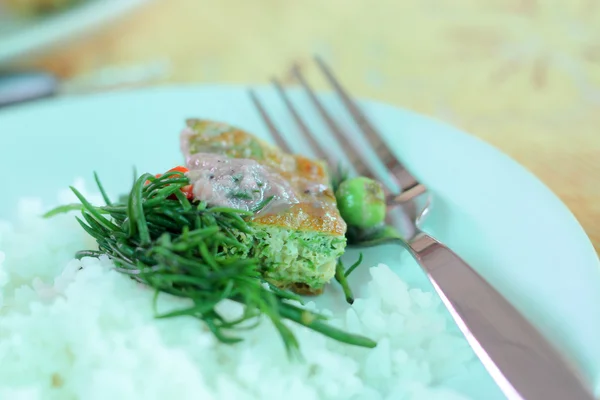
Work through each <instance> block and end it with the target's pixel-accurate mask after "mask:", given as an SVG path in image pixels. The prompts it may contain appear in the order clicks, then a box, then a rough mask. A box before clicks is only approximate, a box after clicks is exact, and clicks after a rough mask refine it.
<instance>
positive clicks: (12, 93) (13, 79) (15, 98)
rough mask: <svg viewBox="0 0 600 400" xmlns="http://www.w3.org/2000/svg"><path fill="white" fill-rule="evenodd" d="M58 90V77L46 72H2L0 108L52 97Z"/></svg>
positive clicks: (0, 74)
mask: <svg viewBox="0 0 600 400" xmlns="http://www.w3.org/2000/svg"><path fill="white" fill-rule="evenodd" d="M57 90H58V79H57V78H56V77H54V76H53V75H52V74H49V73H46V72H35V71H33V72H13V73H0V108H2V107H6V106H9V105H13V104H19V103H23V102H26V101H32V100H37V99H42V98H45V97H50V96H53V95H54V94H56V92H57Z"/></svg>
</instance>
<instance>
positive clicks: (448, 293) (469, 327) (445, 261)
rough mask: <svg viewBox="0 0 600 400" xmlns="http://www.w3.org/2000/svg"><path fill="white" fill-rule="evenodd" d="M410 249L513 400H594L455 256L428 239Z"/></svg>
mask: <svg viewBox="0 0 600 400" xmlns="http://www.w3.org/2000/svg"><path fill="white" fill-rule="evenodd" d="M407 248H408V250H409V251H410V252H411V253H412V254H413V256H414V257H415V259H416V260H417V262H418V263H419V265H420V266H421V268H422V269H423V270H424V271H425V272H426V274H427V276H428V278H429V280H430V281H431V283H432V284H433V286H434V288H435V290H436V291H437V293H438V295H439V296H440V297H441V299H442V301H443V302H444V304H445V305H446V307H447V309H448V311H450V314H451V315H452V318H453V319H454V321H455V322H456V323H457V325H458V327H459V328H460V330H461V331H462V333H463V334H464V336H465V338H466V339H467V341H468V342H469V344H470V345H471V347H472V348H473V350H474V351H475V354H476V355H477V356H478V357H479V359H480V360H481V362H482V363H483V365H484V367H485V368H486V369H487V370H488V372H489V373H490V375H491V376H492V378H493V379H494V381H495V382H496V383H497V384H498V386H499V387H500V389H501V390H502V392H503V393H504V394H505V395H506V397H507V398H508V399H510V400H513V399H523V400H567V399H569V400H588V399H589V400H593V399H594V396H593V395H592V393H591V390H590V389H589V387H588V385H586V384H585V383H584V381H583V379H582V377H581V375H580V374H579V373H578V372H577V371H576V370H575V369H574V367H573V366H572V365H571V364H570V363H569V362H568V361H567V360H566V359H565V358H564V357H563V356H562V355H561V354H560V353H559V352H558V351H557V350H556V349H555V348H554V347H553V346H552V345H551V344H550V343H549V342H548V341H547V340H546V339H545V338H544V337H543V336H542V335H541V334H540V332H539V331H538V330H537V329H536V328H535V327H534V326H533V325H532V324H531V323H529V322H528V321H527V320H526V319H525V318H524V317H523V315H521V313H519V311H517V309H516V308H515V307H513V306H512V305H511V304H510V303H509V302H508V301H507V300H506V299H505V298H504V297H503V296H502V295H501V294H500V293H499V292H498V291H496V290H495V289H494V288H493V287H492V286H491V285H490V284H489V283H487V282H486V281H485V280H484V279H483V278H482V277H481V276H480V275H479V274H478V273H477V272H475V270H474V269H473V268H471V267H470V266H469V265H468V264H467V263H466V262H464V261H463V260H462V259H461V258H460V257H459V256H458V255H456V254H455V253H454V252H453V251H452V250H450V249H449V248H447V247H446V246H444V245H443V244H441V243H440V242H438V241H437V240H435V239H434V238H432V237H431V236H429V235H427V234H424V233H419V234H417V235H416V236H415V238H414V239H413V240H411V241H410V242H409V243H407Z"/></svg>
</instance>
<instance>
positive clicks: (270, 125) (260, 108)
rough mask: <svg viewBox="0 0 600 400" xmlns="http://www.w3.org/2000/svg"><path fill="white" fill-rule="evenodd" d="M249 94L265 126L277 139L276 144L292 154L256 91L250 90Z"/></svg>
mask: <svg viewBox="0 0 600 400" xmlns="http://www.w3.org/2000/svg"><path fill="white" fill-rule="evenodd" d="M248 94H249V95H250V99H252V103H254V106H255V107H256V109H257V110H258V113H259V114H260V116H261V118H262V120H263V122H264V123H265V125H267V128H268V129H269V132H271V135H272V136H273V138H274V139H275V143H277V145H278V146H279V147H280V148H282V149H283V150H284V151H287V152H288V153H291V152H292V149H291V148H290V146H289V145H288V143H287V141H286V140H285V139H284V138H283V135H282V134H281V132H279V129H277V127H276V126H275V124H274V123H273V120H272V119H271V117H269V114H267V111H266V110H265V108H264V107H263V105H262V103H261V101H260V100H259V99H258V97H257V96H256V93H255V92H254V90H252V89H250V90H248Z"/></svg>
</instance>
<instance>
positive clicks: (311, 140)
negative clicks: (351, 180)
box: [271, 78, 331, 161]
mask: <svg viewBox="0 0 600 400" xmlns="http://www.w3.org/2000/svg"><path fill="white" fill-rule="evenodd" d="M271 81H272V82H273V85H274V86H275V88H276V89H277V92H278V93H279V96H280V97H281V99H282V100H283V103H284V104H285V106H286V107H287V109H288V111H289V112H290V114H292V117H293V118H294V121H295V122H296V125H298V127H299V128H300V131H301V132H302V135H303V136H304V138H305V139H306V141H307V142H308V144H309V146H310V147H311V148H312V150H313V151H314V152H315V155H316V156H317V157H318V158H321V159H324V160H327V161H331V156H330V155H329V154H328V152H327V151H326V150H325V148H324V147H323V146H322V145H321V144H320V143H319V142H317V141H316V140H315V137H314V135H313V133H312V132H311V131H310V129H309V128H308V126H307V125H306V123H305V122H304V120H303V119H302V117H301V116H300V114H299V113H298V110H296V107H294V105H293V104H292V102H291V101H290V98H289V96H288V95H287V93H286V91H285V90H284V89H283V86H281V83H279V81H278V80H277V79H275V78H273V79H272V80H271Z"/></svg>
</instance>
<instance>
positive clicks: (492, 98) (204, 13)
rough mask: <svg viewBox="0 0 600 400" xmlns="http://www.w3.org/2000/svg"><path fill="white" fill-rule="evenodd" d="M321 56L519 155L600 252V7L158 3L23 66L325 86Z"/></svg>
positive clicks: (345, 0) (266, 0)
mask: <svg viewBox="0 0 600 400" xmlns="http://www.w3.org/2000/svg"><path fill="white" fill-rule="evenodd" d="M314 53H319V54H322V55H323V56H324V57H326V58H327V59H328V60H329V61H330V63H331V64H332V66H333V67H334V68H335V69H336V70H337V71H338V74H339V75H340V77H341V79H342V80H343V81H344V82H345V83H346V84H347V86H348V87H349V89H350V90H351V91H352V92H353V93H354V94H355V95H357V96H361V97H368V98H374V99H378V100H382V101H386V102H390V103H393V104H396V105H398V106H402V107H406V108H409V109H413V110H416V111H418V112H420V113H424V114H427V115H430V116H433V117H435V118H438V119H442V120H445V121H447V122H449V123H451V124H454V125H456V126H458V127H460V128H462V129H464V130H465V131H467V132H470V133H471V134H473V135H475V136H477V137H479V138H481V139H483V140H485V141H487V142H489V143H491V144H492V145H494V146H496V147H497V148H499V149H501V150H502V151H504V152H505V153H507V154H509V155H510V156H511V157H513V158H514V159H516V160H517V161H518V162H520V163H521V164H522V165H524V166H525V167H527V168H528V169H529V170H530V171H532V172H533V173H534V174H536V175H537V176H538V177H539V178H540V179H541V180H542V181H543V182H545V183H546V184H547V185H548V186H549V187H550V188H551V189H552V190H553V191H554V192H555V193H556V194H557V195H558V196H559V197H560V198H561V199H562V200H563V201H564V202H565V203H566V204H567V206H568V207H569V208H570V209H571V210H572V212H573V213H574V214H575V216H576V217H577V218H578V220H579V221H580V222H581V224H582V225H583V227H584V229H585V230H586V231H587V233H588V235H589V236H590V238H591V240H592V242H593V244H594V246H595V247H596V250H600V184H599V183H600V133H599V131H598V129H599V127H600V1H598V0H573V1H569V2H567V1H562V2H561V1H552V0H548V1H542V0H538V1H535V0H486V1H482V0H406V1H397V0H378V1H377V7H375V6H374V3H371V2H361V1H358V0H327V1H322V0H303V1H291V0H285V1H283V0H255V1H244V0H220V1H219V2H216V1H209V0H168V1H166V0H162V1H160V0H155V1H154V2H151V3H150V4H148V5H146V6H144V7H143V8H141V9H139V10H137V11H136V12H135V13H133V14H130V15H128V16H126V17H123V18H122V19H120V20H118V21H115V22H113V23H111V24H110V25H108V26H105V27H102V28H101V29H99V30H97V31H96V32H94V33H93V34H90V35H86V36H84V37H81V38H78V39H76V40H72V41H71V42H69V43H66V44H63V45H61V46H60V47H59V48H55V49H49V50H48V51H47V52H46V54H43V55H38V56H36V57H35V58H32V59H29V60H27V61H25V62H23V61H22V62H21V63H24V64H26V65H27V66H35V67H44V68H47V69H49V70H52V71H54V72H55V73H57V74H58V75H60V76H61V77H63V78H65V79H70V82H75V83H76V84H75V86H74V87H75V88H77V84H79V85H80V86H81V85H85V82H86V80H87V81H90V80H92V79H94V78H93V77H95V78H98V76H101V77H105V76H110V74H111V73H113V74H114V73H115V71H119V69H121V71H129V75H132V73H131V72H132V71H138V73H137V74H133V75H135V76H145V77H146V82H141V83H142V84H164V83H205V82H240V83H248V82H267V81H268V79H269V78H270V77H271V76H273V75H274V76H278V77H280V78H281V79H283V80H284V81H286V82H287V81H290V82H291V80H292V79H291V74H290V70H291V67H292V65H293V64H294V63H296V64H298V65H299V66H300V67H301V68H303V70H304V71H305V72H306V74H307V75H308V76H309V78H310V79H311V80H313V81H314V82H316V83H317V85H316V86H317V87H318V88H326V85H325V83H324V82H323V81H322V79H320V77H319V76H318V73H317V71H316V70H315V69H314V66H313V65H312V61H311V57H312V54H314ZM140 65H141V66H142V67H140ZM107 68H108V69H107ZM140 68H141V69H140ZM111 71H112V72H111ZM122 75H123V74H122ZM124 75H127V74H126V73H124ZM115 76H116V77H117V78H116V79H117V80H118V79H120V78H118V76H119V75H118V73H117V75H115ZM123 83H127V84H136V83H135V82H133V83H132V82H131V81H127V80H126V79H125V80H124V81H123ZM137 84H140V82H138V83H137ZM75 90H76V89H75ZM507 189H508V190H510V188H507ZM515 195H518V193H515Z"/></svg>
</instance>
